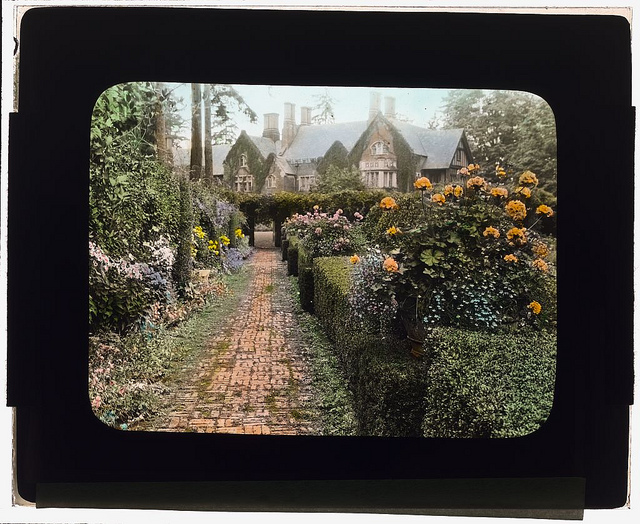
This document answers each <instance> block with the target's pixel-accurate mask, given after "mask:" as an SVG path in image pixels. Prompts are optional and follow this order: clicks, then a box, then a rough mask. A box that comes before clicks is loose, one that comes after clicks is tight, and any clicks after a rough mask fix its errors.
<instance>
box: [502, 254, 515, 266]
mask: <svg viewBox="0 0 640 524" xmlns="http://www.w3.org/2000/svg"><path fill="white" fill-rule="evenodd" d="M504 260H505V262H513V263H514V264H515V263H516V262H517V261H518V257H517V256H515V255H511V254H509V255H505V256H504Z"/></svg>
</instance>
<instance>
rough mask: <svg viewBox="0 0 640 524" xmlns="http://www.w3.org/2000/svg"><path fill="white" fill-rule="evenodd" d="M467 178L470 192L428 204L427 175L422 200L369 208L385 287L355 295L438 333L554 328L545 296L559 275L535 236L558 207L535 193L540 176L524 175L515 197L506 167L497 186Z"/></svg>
mask: <svg viewBox="0 0 640 524" xmlns="http://www.w3.org/2000/svg"><path fill="white" fill-rule="evenodd" d="M460 174H461V175H464V176H467V177H468V178H467V181H466V183H465V184H463V185H457V184H456V185H455V186H454V185H453V184H449V185H447V186H445V188H444V190H443V191H442V192H441V193H435V194H434V195H433V196H432V197H431V198H430V199H429V200H428V202H426V206H425V201H424V193H425V192H431V191H434V192H435V191H437V188H436V187H434V186H433V185H432V184H431V182H430V181H429V180H428V179H426V178H425V177H423V178H422V179H419V181H418V182H419V183H418V182H416V188H417V189H419V190H420V191H421V193H422V194H421V195H420V196H418V195H414V196H410V195H407V196H399V197H397V198H395V199H394V198H391V197H387V198H385V199H383V200H382V201H381V202H380V206H378V208H376V209H372V210H371V212H370V213H369V215H368V216H367V221H366V222H367V223H365V225H364V230H365V231H366V232H367V233H368V236H369V239H370V241H371V242H372V243H378V244H379V245H380V246H381V247H382V252H381V254H380V255H379V258H380V260H378V262H379V265H380V267H379V268H378V270H379V275H380V277H379V278H380V279H381V280H380V282H379V284H377V285H376V287H375V293H373V292H372V291H371V284H370V283H367V284H363V287H364V288H367V289H360V290H359V286H356V287H355V288H354V291H353V292H354V294H358V293H359V294H360V295H363V294H366V293H368V295H367V296H369V297H372V296H374V297H376V298H377V300H378V302H377V304H378V307H380V305H379V304H380V303H381V302H380V300H383V301H384V300H386V301H388V302H390V301H393V303H395V304H397V308H398V312H399V313H400V314H401V315H402V316H408V317H412V319H413V320H414V321H415V322H424V323H425V324H427V325H433V326H435V325H450V326H458V327H463V328H467V329H496V328H498V327H500V326H512V325H519V324H524V323H529V324H534V325H537V326H551V325H554V322H555V319H554V318H553V315H551V314H545V312H546V311H547V309H549V310H554V309H555V304H554V302H555V296H553V294H552V295H549V293H548V290H549V289H551V287H552V286H551V285H550V282H551V281H553V282H555V269H554V267H553V264H551V262H550V261H549V260H545V259H546V258H549V256H550V249H549V245H548V244H547V243H545V242H544V241H543V237H542V236H541V234H540V233H539V232H538V231H537V230H536V229H535V226H536V225H537V224H539V223H540V221H541V220H542V221H544V220H546V219H548V218H549V217H551V216H553V209H552V208H551V207H550V206H548V205H546V204H542V203H540V201H539V198H538V197H537V196H536V195H535V191H536V189H535V188H536V185H537V178H536V176H535V174H533V173H531V172H525V173H523V174H522V175H521V176H520V177H519V178H518V179H517V180H514V181H513V183H514V185H513V187H512V188H511V189H509V188H508V187H505V186H506V184H507V182H508V181H506V180H504V178H505V176H506V172H505V171H504V170H503V169H501V168H500V167H499V166H497V168H496V172H495V174H494V175H493V176H494V177H495V179H496V180H495V182H497V185H496V186H495V187H493V181H492V178H493V177H492V176H489V175H486V174H485V173H482V172H481V168H480V166H478V165H477V164H473V165H469V166H468V167H467V168H464V169H462V170H460ZM534 210H535V211H534ZM400 231H401V232H402V234H398V232H400ZM391 233H393V234H391ZM361 257H362V255H361ZM362 259H363V260H366V256H365V257H362ZM357 265H360V264H357ZM383 277H384V278H383ZM380 286H382V287H380ZM382 289H384V291H382ZM372 293H373V295H372ZM361 300H362V299H361ZM534 302H535V304H537V305H536V306H535V307H533V308H532V307H529V304H532V303H534Z"/></svg>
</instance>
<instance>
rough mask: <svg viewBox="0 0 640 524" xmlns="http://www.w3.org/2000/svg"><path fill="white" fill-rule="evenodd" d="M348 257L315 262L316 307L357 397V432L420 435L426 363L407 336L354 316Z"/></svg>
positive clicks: (329, 258)
mask: <svg viewBox="0 0 640 524" xmlns="http://www.w3.org/2000/svg"><path fill="white" fill-rule="evenodd" d="M352 272H353V264H352V263H351V262H350V260H349V257H326V258H324V257H321V258H316V259H314V261H313V275H314V310H315V314H316V317H317V318H318V321H319V322H320V324H321V325H322V326H323V328H324V330H325V332H326V333H327V336H328V337H329V339H330V340H331V341H332V342H333V343H334V347H335V348H336V353H337V356H338V360H339V362H340V364H341V366H342V368H343V371H344V373H345V376H346V377H347V379H348V380H349V383H350V386H351V389H352V391H353V392H354V396H355V410H356V416H357V419H358V433H359V434H361V435H376V436H419V435H420V424H421V421H422V419H423V416H424V394H423V392H424V390H425V388H426V373H425V372H424V365H425V364H424V362H422V361H417V360H415V359H412V358H411V357H410V356H409V349H408V347H407V345H406V343H405V341H401V340H398V339H395V338H393V337H385V338H382V337H381V336H380V334H379V331H378V329H377V328H376V326H374V325H369V324H367V323H366V321H365V322H362V321H356V318H355V316H354V312H353V309H352V306H351V305H350V303H349V296H348V295H349V289H350V277H351V275H352Z"/></svg>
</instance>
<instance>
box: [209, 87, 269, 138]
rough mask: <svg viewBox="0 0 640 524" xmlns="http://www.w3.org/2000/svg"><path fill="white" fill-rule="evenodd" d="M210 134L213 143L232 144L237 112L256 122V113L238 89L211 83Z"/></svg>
mask: <svg viewBox="0 0 640 524" xmlns="http://www.w3.org/2000/svg"><path fill="white" fill-rule="evenodd" d="M209 93H210V96H211V109H212V111H211V134H212V138H213V143H214V144H232V143H233V142H234V141H235V139H236V135H237V130H238V126H237V125H236V124H235V123H234V119H235V118H236V116H237V114H238V113H241V114H243V115H244V116H246V117H248V118H249V121H250V122H252V123H255V122H257V120H258V115H256V113H255V111H254V110H253V109H251V108H250V107H249V106H248V105H247V103H246V102H245V100H244V98H242V96H241V95H240V93H238V91H237V90H236V89H235V88H234V87H233V86H231V85H228V84H211V85H210V86H209Z"/></svg>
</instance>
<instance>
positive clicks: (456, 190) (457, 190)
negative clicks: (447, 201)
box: [453, 186, 464, 198]
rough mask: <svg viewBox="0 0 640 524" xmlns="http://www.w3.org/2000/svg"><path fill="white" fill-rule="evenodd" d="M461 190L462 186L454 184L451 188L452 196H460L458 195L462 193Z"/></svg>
mask: <svg viewBox="0 0 640 524" xmlns="http://www.w3.org/2000/svg"><path fill="white" fill-rule="evenodd" d="M463 191H464V189H463V188H462V186H456V187H454V188H453V196H454V197H456V198H460V195H462V192H463Z"/></svg>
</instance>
